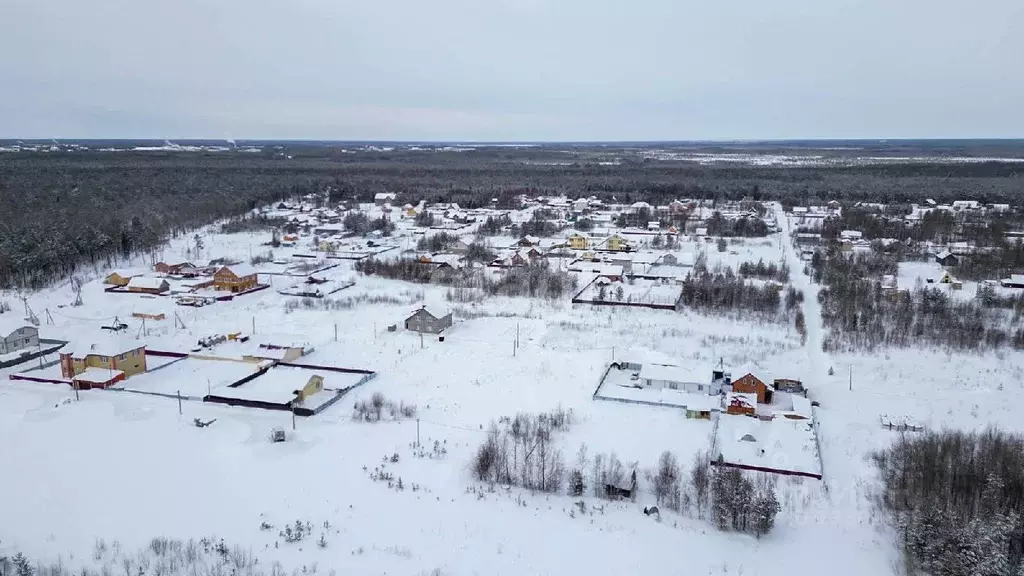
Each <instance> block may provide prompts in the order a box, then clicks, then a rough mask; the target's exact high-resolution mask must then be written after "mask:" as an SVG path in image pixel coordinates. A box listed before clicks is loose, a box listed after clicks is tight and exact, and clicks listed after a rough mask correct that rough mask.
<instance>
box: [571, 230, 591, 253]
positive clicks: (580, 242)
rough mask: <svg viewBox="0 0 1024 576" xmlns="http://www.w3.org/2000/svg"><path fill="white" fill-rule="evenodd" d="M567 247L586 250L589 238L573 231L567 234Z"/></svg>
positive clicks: (588, 245)
mask: <svg viewBox="0 0 1024 576" xmlns="http://www.w3.org/2000/svg"><path fill="white" fill-rule="evenodd" d="M569 248H572V249H573V250H586V249H587V248H590V238H587V237H586V236H584V235H582V234H580V233H578V232H573V233H572V234H571V235H570V236H569Z"/></svg>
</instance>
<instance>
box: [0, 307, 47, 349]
mask: <svg viewBox="0 0 1024 576" xmlns="http://www.w3.org/2000/svg"><path fill="white" fill-rule="evenodd" d="M10 315H11V314H10V313H7V314H3V315H0V355H4V354H11V353H13V352H19V351H21V350H31V349H34V348H36V347H38V346H39V328H36V327H35V326H33V325H32V324H29V323H28V322H25V321H24V320H22V319H20V318H8V317H9V316H10Z"/></svg>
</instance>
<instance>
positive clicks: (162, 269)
mask: <svg viewBox="0 0 1024 576" xmlns="http://www.w3.org/2000/svg"><path fill="white" fill-rule="evenodd" d="M186 266H187V267H189V268H195V265H194V264H192V263H191V262H179V263H177V264H171V263H169V262H163V261H161V262H157V263H156V264H154V265H153V270H155V271H157V272H159V273H161V274H180V273H181V269H182V268H184V267H186Z"/></svg>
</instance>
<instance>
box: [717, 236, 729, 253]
mask: <svg viewBox="0 0 1024 576" xmlns="http://www.w3.org/2000/svg"><path fill="white" fill-rule="evenodd" d="M715 247H716V248H718V251H719V252H725V251H726V250H727V249H728V248H729V245H728V244H727V243H726V242H725V238H719V239H718V242H715Z"/></svg>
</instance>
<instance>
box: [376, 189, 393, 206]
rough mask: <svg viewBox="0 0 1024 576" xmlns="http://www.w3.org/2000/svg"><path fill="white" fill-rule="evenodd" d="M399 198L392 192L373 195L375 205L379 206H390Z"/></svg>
mask: <svg viewBox="0 0 1024 576" xmlns="http://www.w3.org/2000/svg"><path fill="white" fill-rule="evenodd" d="M396 198H398V195H397V194H394V193H391V192H378V193H376V194H374V195H373V203H374V204H376V205H377V206H383V205H384V204H390V203H392V202H394V201H395V199H396Z"/></svg>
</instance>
